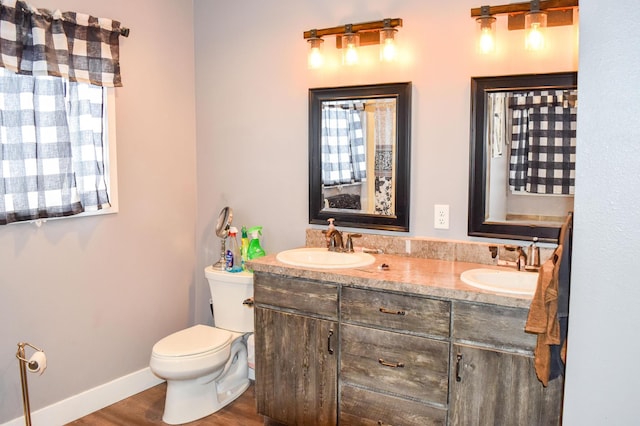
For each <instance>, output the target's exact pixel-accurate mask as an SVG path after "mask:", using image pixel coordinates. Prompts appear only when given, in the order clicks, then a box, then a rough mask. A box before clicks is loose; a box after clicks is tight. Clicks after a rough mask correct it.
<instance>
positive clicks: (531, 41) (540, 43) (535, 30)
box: [525, 24, 544, 50]
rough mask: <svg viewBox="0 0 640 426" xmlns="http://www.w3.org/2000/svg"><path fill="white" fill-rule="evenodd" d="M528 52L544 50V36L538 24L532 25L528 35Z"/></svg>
mask: <svg viewBox="0 0 640 426" xmlns="http://www.w3.org/2000/svg"><path fill="white" fill-rule="evenodd" d="M525 46H526V48H527V50H542V49H544V34H543V33H542V31H541V29H540V26H539V25H538V24H533V25H531V28H530V29H529V31H528V33H527V39H526V44H525Z"/></svg>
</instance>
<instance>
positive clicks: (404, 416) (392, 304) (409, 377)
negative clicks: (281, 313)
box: [339, 286, 450, 425]
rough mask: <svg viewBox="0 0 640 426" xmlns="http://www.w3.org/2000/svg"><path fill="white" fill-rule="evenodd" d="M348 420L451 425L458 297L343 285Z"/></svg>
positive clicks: (343, 418)
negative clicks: (454, 300)
mask: <svg viewBox="0 0 640 426" xmlns="http://www.w3.org/2000/svg"><path fill="white" fill-rule="evenodd" d="M340 308H341V318H340V405H339V423H340V424H341V425H344V424H346V425H349V424H358V425H363V424H364V425H366V424H371V425H444V424H446V419H447V397H448V373H449V342H448V338H449V324H450V302H447V301H441V300H434V299H430V298H425V297H419V296H416V295H405V294H397V293H388V292H381V291H375V290H367V289H361V288H352V287H347V286H343V287H342V293H341V300H340Z"/></svg>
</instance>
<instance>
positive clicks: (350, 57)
mask: <svg viewBox="0 0 640 426" xmlns="http://www.w3.org/2000/svg"><path fill="white" fill-rule="evenodd" d="M359 44H360V36H359V35H358V34H356V33H345V35H343V36H342V63H343V64H344V65H356V64H357V63H358V45H359Z"/></svg>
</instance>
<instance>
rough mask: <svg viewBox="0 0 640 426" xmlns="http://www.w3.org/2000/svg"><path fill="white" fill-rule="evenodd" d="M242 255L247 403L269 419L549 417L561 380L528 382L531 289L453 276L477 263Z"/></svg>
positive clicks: (504, 420) (429, 421)
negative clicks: (309, 265) (318, 262)
mask: <svg viewBox="0 0 640 426" xmlns="http://www.w3.org/2000/svg"><path fill="white" fill-rule="evenodd" d="M381 263H386V264H388V265H389V266H390V268H389V270H388V271H380V270H379V269H378V268H377V265H380V264H381ZM251 265H252V267H253V268H254V273H255V274H254V298H255V303H256V305H255V318H256V323H255V324H256V327H255V339H256V398H257V405H258V412H259V413H260V414H263V415H265V416H267V417H268V418H269V419H270V421H273V422H274V423H275V424H278V423H280V424H285V425H323V426H324V425H335V424H341V425H344V424H370V425H421V426H423V425H474V424H475V425H486V424H504V425H509V424H511V425H536V426H538V425H557V424H559V423H560V411H561V405H562V387H563V383H562V379H561V378H560V379H556V380H553V381H551V382H549V385H548V386H547V387H546V388H545V387H543V386H542V384H541V383H540V382H539V381H538V380H537V378H536V375H535V371H534V367H533V361H534V360H533V349H534V347H535V343H536V336H535V335H531V334H527V333H525V332H524V324H525V322H526V318H527V313H528V307H529V303H530V300H531V297H530V296H526V295H508V294H498V293H493V292H489V291H485V290H482V289H477V288H474V287H471V286H468V285H466V284H465V283H464V282H462V281H461V280H460V274H461V272H462V271H464V270H467V269H472V268H474V267H479V266H482V265H479V264H474V263H466V262H452V261H446V260H434V259H417V258H410V257H401V256H393V255H376V262H375V263H374V264H373V265H370V266H366V267H363V268H356V269H339V270H319V269H305V268H299V267H292V266H290V265H285V264H282V263H280V262H278V261H277V260H276V259H275V256H267V257H265V258H261V259H258V260H256V261H253V262H252V263H251Z"/></svg>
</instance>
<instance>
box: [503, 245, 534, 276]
mask: <svg viewBox="0 0 640 426" xmlns="http://www.w3.org/2000/svg"><path fill="white" fill-rule="evenodd" d="M504 248H505V249H506V250H509V251H516V252H517V254H516V256H517V257H516V260H515V261H511V260H502V259H500V258H499V257H498V266H515V267H516V269H518V270H519V271H524V270H525V268H526V266H527V255H526V253H525V252H524V250H523V248H522V246H504Z"/></svg>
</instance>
